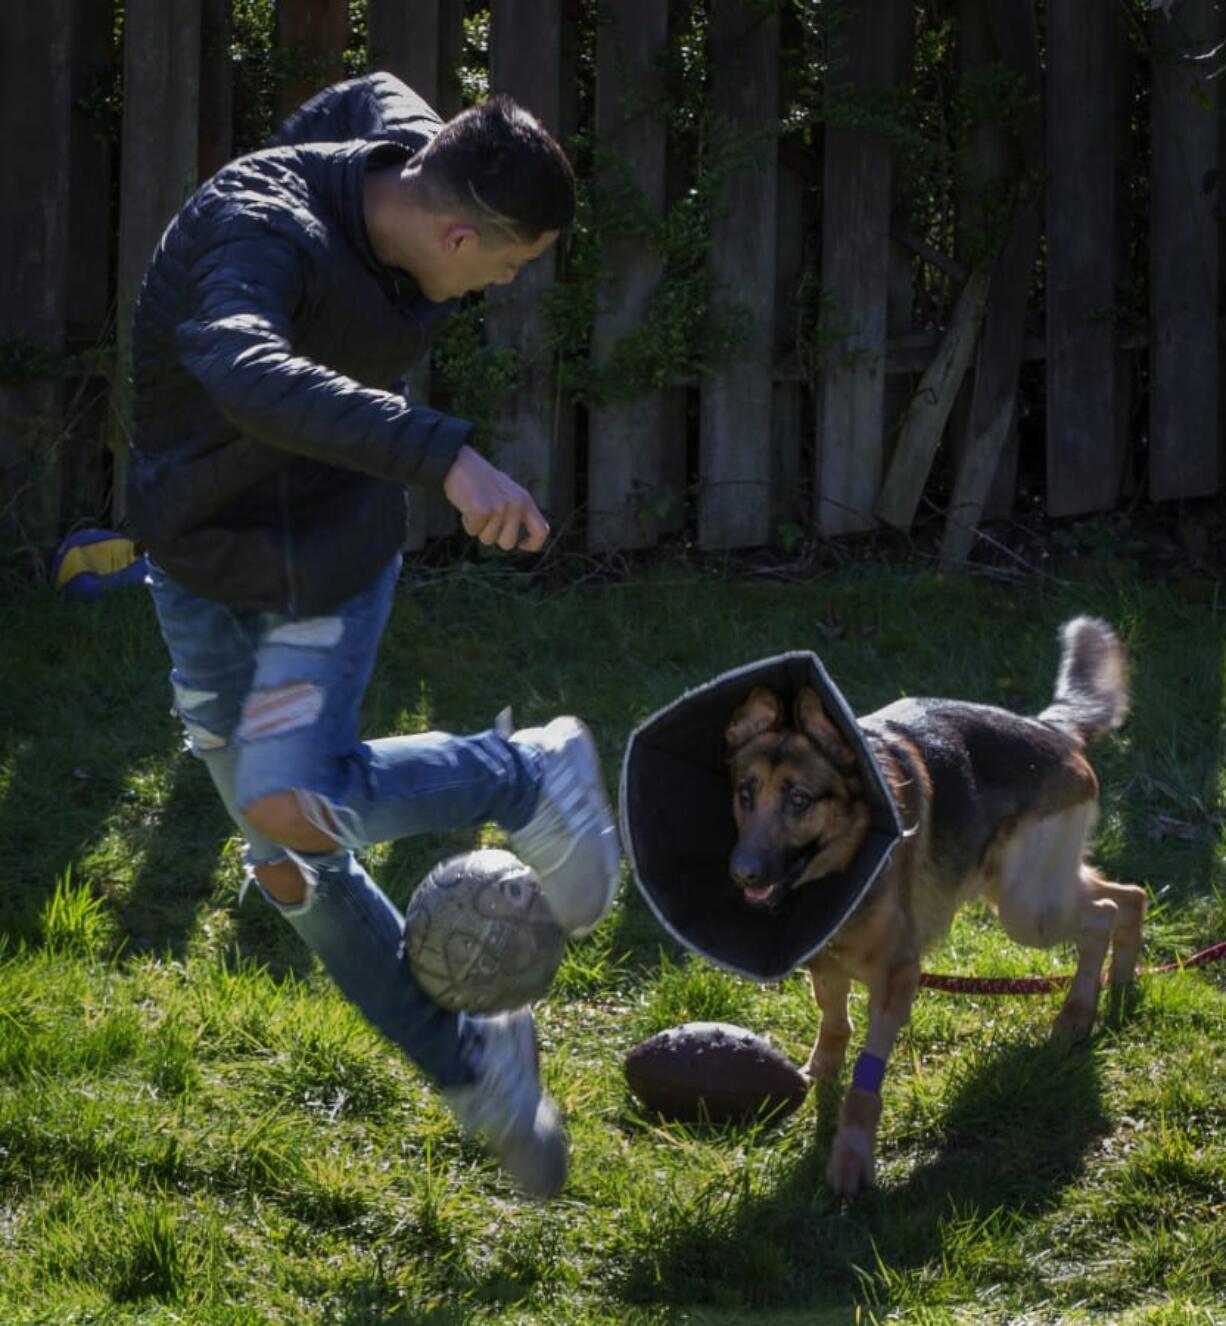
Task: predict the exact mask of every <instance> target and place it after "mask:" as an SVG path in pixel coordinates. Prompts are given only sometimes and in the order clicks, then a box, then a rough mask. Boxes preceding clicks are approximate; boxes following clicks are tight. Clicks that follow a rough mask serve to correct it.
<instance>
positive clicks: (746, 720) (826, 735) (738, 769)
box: [724, 686, 869, 907]
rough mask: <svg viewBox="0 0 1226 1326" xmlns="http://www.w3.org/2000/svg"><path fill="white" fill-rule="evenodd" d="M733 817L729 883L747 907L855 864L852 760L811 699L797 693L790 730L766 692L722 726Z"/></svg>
mask: <svg viewBox="0 0 1226 1326" xmlns="http://www.w3.org/2000/svg"><path fill="white" fill-rule="evenodd" d="M724 735H725V737H726V739H727V742H728V747H729V750H730V751H731V761H730V763H731V771H732V814H733V817H734V818H735V820H736V826H737V831H738V838H737V844H736V847H735V848H734V849H733V852H732V858H731V861H730V871H731V874H732V880H733V883H734V884H735V885H736V886H737V887H738V888H739V889H740V890H741V894H742V896H743V897H744V899H745V901H746V902H747V903H749V904H750V905H751V906H754V907H774V906H775V905H776V904H778V903H779V902H780V900H781V899H782V898H783V897H784V896H785V895H786V894H787V892H788V891H789V890H790V889H794V888H798V887H799V886H800V885H801V884H807V883H809V882H811V881H812V880H816V879H821V877H822V876H823V875H829V874H831V873H833V872H835V871H839V870H844V869H846V867H847V866H848V865H849V864H850V863H851V862H852V860H854V858H855V855H856V853H857V852H858V851H859V849H860V846H861V844H862V843H863V842H864V839H865V837H866V835H867V834H868V829H869V807H868V803H867V801H865V799H864V795H863V791H862V789H861V786H860V779H859V777H858V775H857V773H856V759H855V755H854V754H853V752H852V749H851V747H850V746H849V745H848V743H847V741H846V740H845V739H844V737H843V734H842V733H841V732H840V731H839V730H838V728H837V727H836V726H835V725H834V724H833V723H832V722H831V721H830V719H829V717H828V716H827V714H826V711H825V709H823V708H822V702H821V699H820V698H819V697H818V694H817V692H816V691H814V690H810V689H805V690H802V691H801V692H800V693H799V694H798V695H797V696H796V700H795V703H794V705H793V712H792V716H791V721H790V722H789V721H788V719H787V716H786V715H785V713H784V705H783V701H782V700H781V699H780V697H779V696H778V695H777V694H776V693H775V692H774V691H770V690H766V689H765V688H764V687H760V686H759V687H757V688H755V689H754V690H753V691H752V692H750V695H749V698H748V699H747V700H746V701H745V703H744V704H742V705H741V706H740V708H739V709H737V710H736V711H735V712H734V713H733V715H732V717H731V718H730V719H729V720H728V726H727V728H726V729H725V733H724Z"/></svg>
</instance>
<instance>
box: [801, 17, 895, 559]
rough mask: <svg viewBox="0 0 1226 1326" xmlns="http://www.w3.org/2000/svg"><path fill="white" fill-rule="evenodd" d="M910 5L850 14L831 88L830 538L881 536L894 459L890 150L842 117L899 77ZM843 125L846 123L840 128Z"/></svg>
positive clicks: (824, 432)
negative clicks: (883, 489)
mask: <svg viewBox="0 0 1226 1326" xmlns="http://www.w3.org/2000/svg"><path fill="white" fill-rule="evenodd" d="M910 21H911V6H910V5H909V4H908V3H906V0H878V2H877V3H873V4H868V3H864V0H861V3H860V4H858V5H856V6H855V7H854V8H852V9H849V10H848V12H847V13H846V15H845V17H844V19H843V21H842V23H843V26H842V31H841V33H840V40H839V42H838V45H837V48H836V54H835V59H836V61H837V64H838V68H837V69H832V70H831V72H830V75H829V79H828V86H827V100H828V102H829V104H830V106H831V110H832V118H833V121H834V122H833V123H830V124H828V126H827V129H826V140H825V165H824V177H825V185H824V189H823V205H822V303H823V311H822V318H821V336H822V340H823V344H824V346H826V347H828V352H827V364H826V367H825V369H824V371H823V372H822V374H821V378H820V381H819V386H818V407H817V416H818V417H817V456H818V465H817V492H816V511H815V516H816V521H817V528H818V531H819V533H821V534H823V535H825V536H827V537H830V536H835V535H840V534H851V533H855V532H857V531H862V530H866V529H871V528H872V526H873V523H874V518H873V508H874V506H875V504H876V501H877V492H878V489H879V487H880V484H881V478H882V472H883V469H884V455H885V348H886V338H887V334H888V325H887V315H888V307H889V304H888V291H889V281H890V205H891V160H890V146H889V144H888V143H887V142H886V141H885V139H884V138H882V137H880V136H879V135H876V134H873V133H871V132H869V131H867V130H865V129H861V128H851V127H847V124H846V121H847V118H848V117H847V116H844V115H840V114H839V111H840V109H841V108H844V107H847V106H848V105H849V104H851V103H852V101H853V100H854V97H855V95H856V94H857V93H858V92H860V91H867V90H870V89H875V88H880V87H884V86H888V85H889V84H891V83H892V82H894V81H895V79H896V77H897V69H896V67H895V66H896V63H897V59H898V50H899V48H900V43H899V41H898V40H897V37H898V31H899V25H900V24H903V23H909V22H910ZM840 119H842V120H843V124H842V125H840V124H839V120H840Z"/></svg>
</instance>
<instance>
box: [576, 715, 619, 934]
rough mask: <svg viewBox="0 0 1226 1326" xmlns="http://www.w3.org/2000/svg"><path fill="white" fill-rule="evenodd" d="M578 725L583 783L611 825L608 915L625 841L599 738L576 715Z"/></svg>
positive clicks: (607, 866) (604, 848) (605, 847)
mask: <svg viewBox="0 0 1226 1326" xmlns="http://www.w3.org/2000/svg"><path fill="white" fill-rule="evenodd" d="M575 727H576V728H577V729H578V731H579V733H580V734H581V737H582V740H580V741H578V742H576V743H575V744H576V746H577V748H578V751H577V754H578V758H577V759H576V761H575V764H576V767H577V769H578V772H579V785H580V786H581V787H582V788H583V790H584V792H586V793H587V794H588V795H589V796H591V797H592V798H593V800H595V801H596V803H597V804H598V805H599V806H600V809H601V811H602V812H603V814H604V818H605V820H606V822H607V823H608V826H609V832H608V834H607V835H604V834H602V835H601V850H602V852H603V854H604V858H605V859H604V861H603V862H602V865H603V867H604V874H605V892H604V900H603V902H602V903H601V907H600V916H601V917H604V916H605V915H606V914H607V912H608V910H609V908H610V907H611V906H612V905H613V898H614V896H615V895H616V893H617V886H618V883H619V882H620V878H621V844H620V842H619V840H618V836H617V820H616V819H615V818H614V816H613V807H612V805H610V803H609V798H608V795H607V794H606V792H605V790H604V777H603V775H602V774H601V771H600V761H599V759H598V758H597V756H596V741H595V739H594V738H593V736H592V733H591V730H590V729H589V728H588V726H587V724H586V723H584V722H583V720H582V719H579V718H577V719H575ZM606 837H607V838H608V842H607V843H606V842H605V841H604V839H605V838H606ZM599 924H600V922H599V921H595V922H593V923H592V925H589V926H583V927H582V928H581V929H579V930H574V931H572V932H571V933H572V934H573V935H575V936H576V937H580V936H583V935H586V934H588V933H589V932H590V931H591V930H592V929H594V928H595V926H597V925H599Z"/></svg>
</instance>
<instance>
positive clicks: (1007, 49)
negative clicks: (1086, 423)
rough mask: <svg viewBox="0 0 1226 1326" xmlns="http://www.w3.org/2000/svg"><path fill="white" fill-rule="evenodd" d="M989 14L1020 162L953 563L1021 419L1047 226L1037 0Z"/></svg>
mask: <svg viewBox="0 0 1226 1326" xmlns="http://www.w3.org/2000/svg"><path fill="white" fill-rule="evenodd" d="M987 14H988V20H989V23H990V25H991V29H992V38H993V40H994V41H995V43H996V49H997V50H998V51H999V52H1000V56H1001V59H1002V60H1003V61H1004V63H1005V64H1006V65H1007V66H1008V68H1009V69H1010V70H1012V71H1013V72H1014V73H1015V74H1016V75H1017V76H1018V78H1019V79H1020V80H1021V81H1020V91H1021V92H1022V93H1023V94H1024V97H1023V100H1022V101H1021V103H1020V104H1021V106H1022V108H1023V109H1022V112H1021V114H1020V116H1019V121H1018V123H1017V124H1016V125H1015V126H1014V133H1013V135H1012V140H1013V147H1014V150H1015V152H1016V157H1017V164H1016V173H1015V175H1014V179H1013V185H1014V202H1013V208H1012V213H1011V218H1010V226H1009V234H1008V238H1007V239H1006V240H1005V243H1004V246H1003V248H1002V249H1001V252H1000V255H999V257H998V258H997V260H996V267H995V270H994V271H993V273H992V283H991V286H990V287H989V290H988V306H987V311H986V314H985V316H984V325H983V334H982V337H981V339H980V345H979V355H978V359H977V362H976V365H975V385H974V391H973V395H972V397H971V406H970V414H969V416H968V417H969V423H968V426H967V433H966V444H965V446H964V448H963V453H962V456H961V458H960V460H959V466H958V473H957V477H956V479H955V481H954V490H953V494H952V497H951V499H950V504H949V511H948V514H947V518H946V522H945V531H944V535H943V537H942V540H941V558H942V560H943V561H945V562H948V563H953V564H957V563H961V562H963V561H964V560H965V559H966V556H967V554H968V553H969V552H970V549H971V546H972V545H973V543H974V541H975V537H976V533H975V527H976V526H977V525H978V523H979V521H980V520H981V519H982V517H983V513H984V509H985V506H986V504H987V501H988V497H989V493H990V492H991V487H992V483H993V479H994V477H995V476H996V474H997V472H998V470H999V466H1000V461H1001V457H1002V455H1003V454H1004V452H1005V448H1006V446H1007V444H1008V442H1009V437H1010V432H1011V429H1012V428H1013V424H1014V421H1015V419H1016V403H1017V393H1018V374H1019V371H1020V369H1021V365H1022V357H1023V354H1024V353H1025V339H1026V338H1025V333H1026V305H1027V298H1028V295H1029V292H1030V284H1031V278H1032V275H1033V272H1034V263H1035V257H1036V255H1037V253H1038V246H1039V234H1040V231H1041V229H1042V225H1041V220H1040V205H1041V194H1040V180H1041V175H1042V165H1043V111H1042V104H1041V101H1040V89H1041V86H1042V79H1041V72H1040V64H1039V38H1038V27H1037V23H1036V18H1035V10H1034V0H987Z"/></svg>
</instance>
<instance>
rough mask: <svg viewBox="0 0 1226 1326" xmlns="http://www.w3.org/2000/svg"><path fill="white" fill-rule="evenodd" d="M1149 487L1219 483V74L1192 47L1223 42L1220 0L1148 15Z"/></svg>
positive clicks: (1186, 0)
mask: <svg viewBox="0 0 1226 1326" xmlns="http://www.w3.org/2000/svg"><path fill="white" fill-rule="evenodd" d="M1150 34H1151V48H1152V50H1153V93H1152V97H1151V110H1150V140H1149V141H1150V231H1149V252H1150V315H1151V331H1152V339H1151V342H1150V409H1149V493H1150V496H1151V497H1153V498H1156V499H1164V498H1181V497H1199V496H1205V495H1208V494H1210V493H1213V492H1215V491H1216V490H1217V487H1218V483H1219V477H1220V476H1219V441H1218V396H1219V387H1218V349H1217V284H1218V234H1217V219H1216V216H1215V208H1216V207H1217V206H1218V199H1219V197H1220V196H1221V195H1220V186H1219V185H1218V184H1217V183H1216V180H1217V169H1218V149H1219V131H1218V92H1217V88H1218V83H1217V81H1216V80H1214V79H1209V78H1208V77H1207V76H1206V75H1207V74H1209V73H1211V72H1212V70H1213V66H1206V65H1205V64H1204V63H1198V62H1193V61H1192V60H1190V59H1189V57H1191V56H1195V55H1198V54H1200V53H1203V52H1206V51H1208V50H1209V49H1210V48H1212V47H1213V46H1214V45H1216V43H1217V41H1218V39H1219V34H1220V19H1219V15H1218V6H1217V4H1216V3H1214V0H1179V3H1178V4H1175V5H1174V6H1172V7H1171V9H1170V11H1169V15H1168V14H1167V13H1165V12H1164V11H1162V10H1159V11H1156V12H1155V14H1154V17H1153V19H1152V20H1151V28H1150Z"/></svg>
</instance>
